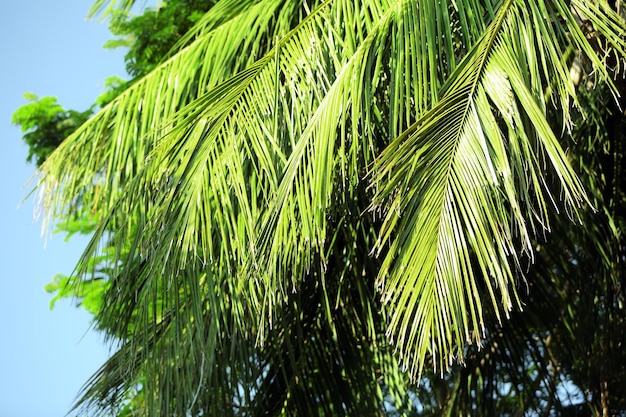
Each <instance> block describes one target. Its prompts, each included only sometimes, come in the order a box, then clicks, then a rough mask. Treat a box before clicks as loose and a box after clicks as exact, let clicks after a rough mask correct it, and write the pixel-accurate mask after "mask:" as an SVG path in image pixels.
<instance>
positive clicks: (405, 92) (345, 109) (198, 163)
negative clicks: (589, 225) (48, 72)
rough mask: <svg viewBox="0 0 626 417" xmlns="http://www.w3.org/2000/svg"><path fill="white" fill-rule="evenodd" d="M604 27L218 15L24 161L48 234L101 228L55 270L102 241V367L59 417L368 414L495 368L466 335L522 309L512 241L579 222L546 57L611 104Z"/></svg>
mask: <svg viewBox="0 0 626 417" xmlns="http://www.w3.org/2000/svg"><path fill="white" fill-rule="evenodd" d="M116 3H117V2H109V3H107V2H106V1H98V2H97V3H96V5H95V6H94V10H99V9H103V8H104V9H106V10H109V11H110V10H114V8H115V6H116ZM132 3H133V2H132V1H128V0H125V1H123V2H121V4H120V6H122V8H128V7H130V6H132ZM107 5H108V6H109V8H108V9H107ZM580 16H583V17H584V22H583V21H582V20H581V19H580ZM582 23H584V24H582ZM623 25H624V21H623V19H622V18H621V17H620V16H619V15H618V14H617V13H616V12H615V11H614V10H613V9H612V8H611V7H610V5H609V4H607V3H605V2H602V1H598V2H595V3H592V4H586V3H584V2H582V1H580V0H574V1H572V2H564V1H561V0H550V1H544V0H525V1H522V0H504V1H500V0H498V1H495V0H494V1H482V2H474V1H470V0H467V1H463V2H447V1H439V2H423V3H417V2H415V1H409V0H396V1H391V0H390V1H385V0H370V1H367V0H363V1H360V2H355V1H347V0H329V1H324V2H321V1H302V0H300V1H292V0H254V1H252V0H221V1H219V2H217V3H216V4H215V5H214V6H213V7H212V8H211V9H210V10H209V12H207V13H206V14H205V15H204V16H203V17H202V18H200V19H199V20H198V22H197V24H196V25H195V26H194V27H193V28H192V29H191V30H190V31H189V32H188V33H187V34H185V35H184V36H182V37H181V38H180V40H179V42H178V45H177V46H176V47H175V48H174V50H173V51H172V53H171V55H170V56H169V58H167V59H166V60H164V61H163V62H162V63H161V64H159V65H158V66H156V67H155V68H154V69H153V70H152V71H151V72H149V73H148V74H146V75H145V76H144V77H142V78H140V79H138V80H136V81H135V82H133V83H132V84H130V85H129V86H128V87H127V88H126V90H124V91H123V92H122V93H121V94H119V95H118V96H117V97H116V98H114V99H113V100H112V101H110V102H109V103H108V104H107V105H106V106H104V107H103V108H102V110H100V111H99V112H98V113H97V114H96V115H94V116H93V117H92V118H91V119H90V120H89V121H87V122H86V123H85V124H83V125H82V126H81V127H80V128H79V129H78V130H77V131H76V132H75V133H73V134H72V135H71V136H70V137H69V138H67V139H66V140H65V141H64V142H63V143H62V144H61V145H60V146H59V148H58V149H57V150H56V151H55V152H54V153H53V154H52V155H51V156H50V157H49V159H48V160H47V161H46V162H45V163H44V164H43V165H42V166H41V169H40V175H41V176H40V180H39V183H38V184H37V186H38V188H39V190H40V191H41V202H42V204H43V206H44V207H45V208H46V210H47V213H48V215H49V216H50V217H49V218H55V217H57V216H61V217H65V218H71V216H72V215H73V214H74V213H76V212H80V211H81V210H85V209H88V210H91V211H92V212H93V213H98V214H102V213H104V214H103V215H101V216H100V218H99V220H98V227H97V230H96V232H95V235H94V238H93V240H92V242H91V244H90V245H89V246H88V248H87V249H86V251H85V254H84V255H83V257H82V259H81V261H80V263H79V265H78V266H77V272H78V274H79V276H82V277H83V278H84V280H86V281H89V280H92V279H93V278H94V274H97V273H98V272H97V271H95V270H94V268H93V265H94V262H93V260H94V258H96V257H97V256H99V255H100V248H102V247H107V248H114V260H113V262H111V264H110V270H108V271H109V272H108V276H109V282H108V287H107V289H106V291H105V293H104V295H103V297H104V298H103V303H102V308H101V310H100V312H99V316H98V320H99V322H100V323H101V324H102V328H103V329H105V330H106V331H107V332H108V333H109V334H110V335H111V337H112V340H113V341H115V342H117V351H116V352H115V353H114V355H113V356H112V357H111V359H110V360H109V361H107V363H105V364H104V365H103V367H102V368H101V369H100V371H99V372H98V373H97V374H96V375H94V377H93V378H92V379H91V380H90V381H89V383H88V384H87V386H86V388H85V391H84V396H83V398H82V399H81V401H80V402H79V404H78V406H79V407H84V408H86V409H91V408H92V407H94V408H95V409H96V410H98V409H99V410H103V409H108V408H111V407H112V408H120V409H123V408H124V406H125V403H124V401H125V399H127V398H128V395H132V393H133V392H141V399H142V401H144V404H143V406H145V410H144V411H142V412H144V413H146V414H148V415H164V416H170V415H181V416H182V415H266V414H267V415H275V414H289V415H290V414H325V415H336V414H356V415H377V414H382V413H384V412H387V411H389V410H391V409H392V408H396V409H398V410H400V411H403V410H406V409H408V408H409V403H410V400H411V398H412V396H411V395H410V394H408V389H409V387H411V386H412V382H413V381H415V380H416V379H418V378H419V377H420V375H422V374H423V373H424V372H425V365H426V364H427V367H428V368H427V369H436V372H438V373H441V374H443V373H444V372H445V371H447V370H448V369H449V366H450V365H451V364H452V363H453V361H455V360H458V361H461V362H463V361H464V360H465V359H466V358H467V360H468V363H469V361H470V360H472V361H473V360H475V359H476V358H478V359H476V360H477V361H478V362H480V358H481V357H482V359H485V358H486V356H485V353H484V352H497V351H498V349H497V348H493V349H491V350H483V351H482V352H483V353H480V355H478V356H477V355H476V354H475V349H474V348H473V347H472V346H470V345H472V344H473V345H474V346H475V345H481V344H482V343H486V344H487V346H494V345H493V342H494V340H498V339H497V338H498V337H499V334H500V333H498V332H497V331H495V330H494V329H497V328H503V329H505V328H510V327H511V324H510V323H511V322H512V321H511V322H509V321H507V319H508V318H509V317H511V316H513V319H515V318H516V317H518V315H519V310H520V309H521V307H522V305H521V301H520V300H522V299H524V300H525V299H526V298H527V297H528V298H529V302H533V301H534V300H536V299H540V298H541V295H542V293H541V292H533V291H532V289H533V288H535V287H536V285H535V282H540V283H541V281H540V280H539V279H537V280H536V281H535V279H534V277H535V275H534V274H533V275H525V274H524V272H525V263H526V262H527V259H528V258H530V259H531V260H532V258H533V256H535V253H536V254H537V255H536V256H537V257H538V259H539V257H540V255H542V254H543V252H542V251H541V250H537V248H536V245H535V244H534V243H533V242H535V238H536V237H537V236H539V237H542V236H543V234H544V233H545V232H546V231H547V230H549V229H550V225H551V224H557V223H558V224H563V223H562V220H563V219H562V218H559V217H556V220H555V213H556V212H557V211H560V210H563V211H564V212H565V213H567V214H568V215H569V216H568V217H569V218H571V219H574V220H580V219H586V217H585V216H586V214H584V213H583V212H581V211H580V207H581V206H586V205H587V204H588V203H589V202H590V197H588V196H587V194H586V193H585V191H584V187H583V185H582V183H581V182H580V180H579V179H578V177H577V176H576V174H575V172H574V169H573V168H572V160H571V158H570V157H568V155H567V153H566V152H565V151H564V147H568V146H569V145H570V137H569V135H568V134H567V132H568V131H569V129H570V128H571V127H572V117H573V113H572V111H571V109H572V105H573V104H574V105H575V104H577V103H578V101H579V95H580V93H579V90H577V88H576V85H575V83H574V80H572V77H571V76H570V66H571V65H572V63H574V62H575V60H581V59H582V60H584V61H585V62H588V64H589V66H590V67H591V68H592V69H593V71H594V73H595V74H596V77H597V78H598V82H601V83H605V84H606V85H607V86H608V87H607V88H608V89H609V91H612V92H613V94H618V93H619V90H618V88H617V87H616V86H615V84H613V83H612V82H611V73H610V71H609V66H608V64H607V62H606V59H608V58H607V57H610V58H614V57H615V56H617V60H616V61H614V62H613V64H614V65H621V64H623V61H622V60H623V57H624V55H625V54H626V41H625V39H624V36H623ZM579 107H580V108H581V109H582V111H585V106H579ZM591 195H592V198H595V197H596V196H595V195H594V194H591ZM561 216H563V215H561ZM569 218H568V219H567V221H570V219H569ZM111 231H113V233H111ZM563 253H565V252H563ZM568 259H569V261H570V264H571V262H572V258H568ZM543 276H544V277H547V278H546V279H549V277H550V275H549V274H547V275H543ZM527 287H528V288H530V289H531V290H530V292H529V295H528V296H527V294H526V293H525V291H526V288H527ZM539 287H540V288H544V289H545V288H548V287H547V286H546V285H540V286H539ZM538 305H540V304H538ZM568 330H570V329H568ZM532 332H533V329H532V328H530V327H525V328H522V329H521V332H520V333H521V334H522V335H523V336H522V337H519V336H518V337H517V339H513V338H512V339H509V340H515V341H517V342H519V341H520V340H527V339H528V336H529V335H531V334H532ZM501 333H502V334H503V335H505V334H511V333H507V332H504V331H503V332H501ZM570 333H575V331H573V330H572V331H571V332H570ZM513 334H514V333H513ZM494 335H495V339H494ZM499 340H506V339H504V338H501V339H499ZM544 345H545V346H548V344H547V343H544ZM508 346H510V347H512V348H513V347H515V346H518V345H516V344H515V343H511V344H510V345H508ZM531 348H532V347H531ZM605 349H606V347H605ZM531 350H532V349H531ZM511 351H512V350H511V349H508V350H506V349H505V351H503V352H504V353H506V354H508V353H510V352H511ZM533 352H535V353H536V354H537V356H541V355H544V354H545V353H546V352H547V354H548V355H550V354H551V353H550V352H549V351H548V350H547V348H546V349H544V348H541V347H540V348H538V349H535V350H533ZM521 356H522V357H523V356H524V354H521ZM544 356H545V355H544ZM497 363H498V364H500V368H501V367H502V364H506V361H499V362H497ZM483 364H484V361H483ZM576 366H578V367H580V364H578V365H577V364H576V363H575V361H574V362H572V365H571V368H572V369H574V368H576ZM546 369H547V368H546ZM428 372H430V371H428ZM539 372H540V373H541V370H540V371H539ZM572 374H574V372H573V371H572ZM452 375H453V376H454V375H461V377H462V373H457V374H454V373H453V374H452ZM536 375H537V374H535V375H531V377H533V378H534V377H536ZM535 380H538V381H540V382H541V378H535ZM429 381H430V383H432V384H433V386H435V385H436V384H437V382H436V379H435V378H429ZM444 383H445V382H444ZM458 398H460V397H458ZM448 400H449V398H448ZM442 402H445V401H442ZM523 403H524V399H523V398H522V405H523ZM451 404H454V403H453V402H451ZM456 404H457V405H458V404H460V403H456ZM474 408H475V406H469V407H468V408H467V409H468V410H472V409H474Z"/></svg>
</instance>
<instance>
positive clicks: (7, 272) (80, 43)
mask: <svg viewBox="0 0 626 417" xmlns="http://www.w3.org/2000/svg"><path fill="white" fill-rule="evenodd" d="M90 5H91V3H90V0H84V1H80V0H63V1H56V2H53V1H49V0H21V1H8V0H2V1H1V2H0V63H1V64H0V138H1V140H2V142H1V148H0V158H1V161H0V169H1V172H0V181H1V182H2V187H1V188H0V193H1V194H0V210H1V212H0V245H1V246H0V261H1V265H2V270H1V272H0V417H62V416H64V415H65V414H66V413H67V412H68V411H69V407H70V405H71V404H72V402H73V400H74V399H75V396H76V394H77V393H78V391H79V389H80V387H81V386H82V384H83V383H84V382H85V381H86V380H87V379H88V378H89V377H90V376H91V374H92V373H93V372H95V371H96V370H97V369H98V367H99V366H100V364H102V363H103V361H104V360H105V359H106V357H107V354H108V348H107V347H105V346H104V344H103V343H102V338H101V336H100V335H98V334H97V333H95V332H93V331H90V330H89V319H90V317H89V315H88V314H87V313H86V312H84V311H83V310H81V309H78V308H76V307H74V306H73V305H72V304H71V303H70V302H69V301H61V302H59V303H57V305H56V306H55V309H54V310H52V311H50V310H49V308H48V303H49V300H50V295H49V294H47V293H46V292H45V291H44V289H43V287H44V285H45V284H46V283H47V282H49V281H50V280H51V279H52V277H53V276H54V275H55V274H56V273H58V272H64V273H70V272H71V270H72V268H73V266H74V263H75V261H76V260H77V259H78V256H79V255H80V252H81V251H82V245H84V244H85V242H86V240H85V239H83V240H78V239H74V238H73V239H72V241H70V242H69V243H64V241H63V236H61V235H53V236H52V237H51V239H49V240H48V242H47V244H46V245H45V248H44V244H45V242H44V239H43V238H42V236H41V223H40V222H36V221H35V220H34V219H33V208H34V203H33V201H32V200H27V201H26V202H25V203H23V204H22V206H21V207H19V208H18V205H19V203H20V202H21V200H22V199H23V198H24V197H25V195H26V189H24V188H23V185H24V184H25V182H26V181H27V179H28V178H29V177H30V176H31V174H32V173H33V171H34V166H33V165H28V164H26V155H27V148H26V146H25V145H23V144H22V142H21V139H20V137H21V136H20V132H19V130H18V129H17V127H15V126H12V125H11V123H10V121H11V114H12V113H13V111H14V110H15V109H16V108H17V107H19V106H21V105H22V104H25V101H24V100H23V98H22V94H23V93H25V92H33V93H35V94H38V95H39V96H46V95H53V96H57V97H58V98H59V102H60V103H61V104H62V105H63V106H65V107H66V108H73V109H76V110H83V109H86V108H87V107H89V105H90V104H91V103H92V102H93V101H94V99H95V97H96V96H97V95H98V94H100V93H101V92H102V91H103V88H104V79H105V78H106V77H107V76H111V75H119V76H124V74H125V71H124V63H123V51H121V50H119V51H108V50H105V49H103V48H102V45H103V43H104V42H105V41H106V40H107V39H109V38H110V35H109V32H108V30H107V26H106V23H101V24H98V22H97V21H95V20H90V21H87V20H86V19H85V17H86V15H87V12H88V10H89V6H90Z"/></svg>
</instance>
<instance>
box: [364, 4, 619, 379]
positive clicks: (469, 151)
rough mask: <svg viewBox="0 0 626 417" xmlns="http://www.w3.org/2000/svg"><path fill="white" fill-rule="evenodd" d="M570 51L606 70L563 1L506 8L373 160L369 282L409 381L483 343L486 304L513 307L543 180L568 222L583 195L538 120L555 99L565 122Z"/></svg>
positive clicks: (543, 215) (543, 220)
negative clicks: (433, 99) (376, 258)
mask: <svg viewBox="0 0 626 417" xmlns="http://www.w3.org/2000/svg"><path fill="white" fill-rule="evenodd" d="M610 33H611V34H612V36H611V39H613V40H614V41H615V42H616V43H619V42H621V41H620V40H619V35H618V33H619V32H610ZM565 34H572V36H571V39H570V37H568V36H566V35H565ZM572 47H573V48H576V49H578V50H580V51H582V52H583V53H585V54H587V55H588V56H589V59H590V60H592V61H593V62H594V64H596V66H597V68H602V64H601V63H600V61H599V59H598V58H596V56H595V54H594V53H593V50H592V49H591V47H590V45H589V44H588V42H586V40H585V39H584V37H582V36H581V31H580V29H579V27H578V25H577V24H576V22H575V20H574V19H573V17H572V16H571V14H570V13H569V11H568V9H567V8H566V7H565V5H564V4H561V3H560V2H551V3H544V2H542V1H537V2H535V1H528V2H516V1H505V2H503V3H502V4H501V5H500V6H499V9H498V12H497V14H496V16H495V18H494V20H493V21H492V23H491V24H490V26H489V27H488V29H487V31H486V32H485V34H484V36H483V37H482V38H481V39H480V41H479V42H478V43H477V44H475V45H474V46H473V47H472V49H471V50H470V52H469V53H468V55H467V56H466V57H465V58H464V60H463V61H462V63H461V64H460V65H459V66H458V67H457V68H456V69H455V71H454V73H452V74H451V76H450V78H449V80H448V81H447V83H446V85H444V86H443V88H442V90H441V99H440V100H439V101H438V102H437V103H436V104H435V105H434V107H433V108H432V110H430V111H429V112H427V113H426V114H424V115H423V116H422V117H421V118H420V119H419V120H418V121H417V122H416V123H415V124H413V125H412V126H410V127H409V128H408V129H407V130H406V131H405V132H404V133H403V134H402V135H400V136H399V137H398V139H396V140H394V141H393V142H392V143H391V144H390V145H389V146H388V147H387V148H386V149H385V150H384V151H383V152H382V153H381V155H380V157H379V158H378V160H377V162H376V165H375V167H374V171H375V177H374V179H373V187H374V188H375V190H376V197H375V207H381V206H384V205H385V204H386V203H385V202H386V201H389V203H388V204H389V209H388V211H387V214H386V216H385V221H384V224H383V226H382V230H381V238H380V240H379V242H378V243H377V248H378V251H379V253H380V252H381V251H383V250H385V251H386V253H387V255H386V257H385V260H384V263H383V266H382V268H381V272H380V275H379V286H380V288H381V291H382V294H383V300H384V301H385V302H386V303H387V304H388V305H391V306H393V313H392V317H391V323H390V328H389V336H390V337H391V338H392V339H393V340H394V341H395V342H396V343H397V346H398V347H397V349H398V351H399V352H400V354H401V357H402V359H403V361H404V363H405V364H406V365H407V367H409V368H410V371H411V374H413V375H418V374H419V373H420V372H421V368H422V365H423V360H424V358H425V357H426V356H427V355H428V354H432V355H434V356H435V358H437V359H438V364H437V365H438V366H440V367H441V369H445V368H446V366H447V364H448V363H450V361H451V360H452V359H453V357H454V356H455V355H459V356H462V355H461V354H459V351H458V348H459V347H461V346H463V345H464V343H466V342H476V343H480V341H481V338H482V332H483V329H484V321H483V311H484V309H485V308H493V309H495V311H496V312H497V313H496V316H497V317H498V320H501V315H502V314H501V313H498V311H501V312H502V313H504V315H507V316H508V311H510V310H511V309H512V308H514V307H520V306H519V302H518V297H517V295H516V290H515V285H516V276H521V274H518V273H516V270H517V271H518V272H519V262H520V260H519V254H521V253H523V252H526V253H529V254H532V247H531V245H530V236H531V235H534V232H535V225H540V226H541V227H542V228H544V229H546V230H549V224H548V213H549V210H548V204H549V203H548V202H552V203H554V208H553V209H557V210H558V207H559V206H558V205H557V204H556V201H557V200H558V198H556V197H554V196H552V195H551V192H550V189H549V188H548V187H547V183H546V181H547V178H549V177H554V179H553V180H550V181H557V182H558V183H560V185H561V190H562V191H561V193H562V195H561V197H562V198H563V199H564V201H565V206H566V208H567V210H571V215H572V216H574V217H575V216H576V208H577V207H578V206H579V205H580V204H582V203H583V202H584V201H586V197H585V193H584V191H583V188H582V186H581V184H580V182H579V181H578V179H577V178H576V175H575V174H574V172H573V170H572V169H571V167H570V165H569V163H568V161H567V157H566V155H565V153H564V151H563V149H562V148H561V145H560V143H559V140H558V139H557V137H556V136H555V134H554V133H553V131H552V129H551V127H550V125H549V123H548V122H547V120H546V111H547V110H546V109H547V107H548V106H551V105H556V106H557V108H558V109H559V110H560V111H561V112H562V113H563V114H564V119H565V120H567V119H568V114H567V113H568V109H569V102H570V100H572V99H574V97H575V91H574V86H573V84H572V82H571V80H570V78H569V72H568V68H567V66H566V65H567V61H566V60H565V59H564V58H563V57H567V53H566V52H567V51H568V48H572ZM548 167H550V168H551V169H552V170H553V171H552V172H553V173H554V175H552V174H549V173H548V171H547V169H548ZM387 244H389V247H388V248H387V247H386V246H387ZM516 265H517V267H516ZM481 277H482V279H481ZM483 286H484V288H485V289H486V291H487V294H489V296H488V297H487V300H488V301H489V302H488V304H484V301H485V300H484V296H482V294H481V292H482V291H480V290H479V287H483Z"/></svg>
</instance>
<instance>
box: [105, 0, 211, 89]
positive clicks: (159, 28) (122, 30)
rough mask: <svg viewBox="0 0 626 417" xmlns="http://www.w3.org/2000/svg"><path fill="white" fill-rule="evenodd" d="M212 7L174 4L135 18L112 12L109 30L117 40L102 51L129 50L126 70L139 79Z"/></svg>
mask: <svg viewBox="0 0 626 417" xmlns="http://www.w3.org/2000/svg"><path fill="white" fill-rule="evenodd" d="M214 4H215V0H176V1H169V2H163V3H162V4H160V5H159V7H158V8H157V9H145V10H143V12H142V14H140V15H138V16H132V15H130V13H129V12H126V11H117V12H113V13H112V15H111V17H110V19H111V20H110V25H109V29H110V30H111V33H113V35H115V36H118V38H116V39H113V40H111V41H108V42H107V43H106V44H105V47H109V48H117V47H120V46H122V47H128V48H129V51H128V53H127V54H126V56H125V58H124V59H125V60H126V70H127V71H128V73H129V74H130V75H131V76H133V77H139V76H142V75H144V74H147V73H148V72H150V71H152V70H153V69H154V68H155V67H156V66H157V65H158V64H159V63H160V62H161V61H162V60H163V58H164V57H166V56H167V55H168V53H169V52H170V49H171V48H172V46H173V45H174V44H176V43H177V42H178V41H179V40H180V39H181V38H182V36H183V35H184V34H185V33H187V31H188V30H189V29H191V27H192V26H193V25H194V24H195V23H196V21H198V20H199V19H200V17H202V16H203V15H204V13H205V12H206V11H207V10H209V9H210V8H211V7H212V6H213V5H214Z"/></svg>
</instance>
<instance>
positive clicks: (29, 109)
mask: <svg viewBox="0 0 626 417" xmlns="http://www.w3.org/2000/svg"><path fill="white" fill-rule="evenodd" d="M24 98H25V99H26V100H28V102H29V103H28V104H25V105H23V106H22V107H20V108H19V109H17V110H16V111H15V112H14V113H13V116H12V118H11V122H12V123H13V124H16V125H18V126H20V128H21V130H22V133H23V136H22V138H23V140H24V142H26V144H27V145H28V157H27V161H28V162H31V161H34V162H35V163H36V164H37V166H40V165H41V164H42V163H43V162H44V161H45V160H46V159H47V158H48V155H50V153H51V152H52V151H53V150H55V149H56V148H57V147H58V146H59V145H60V144H61V142H62V141H63V140H64V139H65V138H66V137H68V136H69V135H70V134H72V133H73V132H74V131H75V130H76V129H77V128H78V126H80V125H82V124H83V123H84V122H85V121H86V120H87V119H88V118H89V116H91V115H92V114H93V110H92V109H89V110H86V111H84V112H78V111H75V110H65V108H63V106H61V105H60V104H59V103H57V99H56V97H42V98H39V97H38V96H37V95H35V94H32V93H27V94H24Z"/></svg>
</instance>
